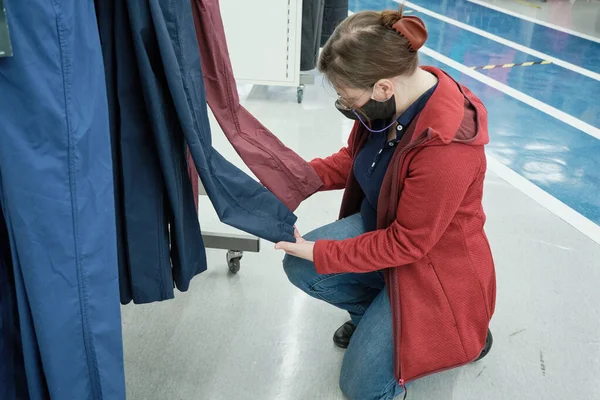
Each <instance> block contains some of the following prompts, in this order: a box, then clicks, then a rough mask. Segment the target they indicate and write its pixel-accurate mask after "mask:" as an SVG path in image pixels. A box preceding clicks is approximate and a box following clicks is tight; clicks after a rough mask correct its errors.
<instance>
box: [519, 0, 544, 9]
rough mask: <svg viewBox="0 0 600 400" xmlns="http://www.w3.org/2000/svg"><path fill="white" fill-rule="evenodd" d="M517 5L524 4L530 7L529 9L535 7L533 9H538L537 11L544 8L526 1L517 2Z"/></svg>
mask: <svg viewBox="0 0 600 400" xmlns="http://www.w3.org/2000/svg"><path fill="white" fill-rule="evenodd" d="M515 1H516V2H517V3H520V4H523V5H524V6H528V7H533V8H537V9H541V8H542V7H540V6H538V5H537V4H533V3H530V2H528V1H524V0H515Z"/></svg>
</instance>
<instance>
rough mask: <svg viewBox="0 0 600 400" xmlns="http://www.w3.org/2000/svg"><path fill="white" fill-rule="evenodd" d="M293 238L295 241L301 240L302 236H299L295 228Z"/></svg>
mask: <svg viewBox="0 0 600 400" xmlns="http://www.w3.org/2000/svg"><path fill="white" fill-rule="evenodd" d="M294 237H295V238H296V239H302V235H301V234H300V232H298V228H296V227H295V226H294Z"/></svg>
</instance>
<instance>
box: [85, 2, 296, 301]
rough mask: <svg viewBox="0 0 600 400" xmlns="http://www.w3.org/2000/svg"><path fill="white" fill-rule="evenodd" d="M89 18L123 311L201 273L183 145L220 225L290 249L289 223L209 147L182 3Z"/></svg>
mask: <svg viewBox="0 0 600 400" xmlns="http://www.w3.org/2000/svg"><path fill="white" fill-rule="evenodd" d="M96 8H97V10H98V11H97V13H98V25H99V28H100V35H101V39H102V46H103V55H104V62H105V65H106V74H107V78H106V80H107V84H108V92H109V108H110V116H111V130H112V138H113V151H114V154H115V158H116V159H118V161H117V162H118V163H119V165H120V168H121V170H122V175H121V176H119V177H117V181H118V184H117V193H116V194H117V209H118V210H119V212H120V213H122V214H123V215H124V222H123V223H122V225H120V226H119V228H120V231H119V232H120V234H119V242H120V243H122V244H123V248H126V249H127V252H126V253H125V252H124V253H122V254H121V256H122V257H121V259H120V261H121V262H120V270H121V273H120V277H121V301H122V302H124V303H126V302H128V301H129V300H130V299H131V298H133V300H134V302H136V303H143V302H149V301H155V300H164V299H168V298H171V297H173V285H175V286H176V287H177V288H178V289H179V290H182V291H184V290H187V289H188V287H189V283H190V281H191V279H192V278H193V277H194V276H195V275H196V274H198V273H200V272H202V271H203V270H205V269H206V256H205V254H204V245H203V242H202V237H201V233H200V227H199V225H198V222H197V216H196V211H195V208H194V199H193V195H192V188H191V184H190V182H189V177H188V175H187V167H186V158H185V155H186V153H185V145H186V143H187V145H188V146H189V148H190V152H191V154H192V157H193V159H194V163H195V165H196V168H197V170H198V173H199V175H200V179H201V180H202V183H203V185H204V187H205V189H206V192H207V194H208V196H209V198H210V200H211V202H212V204H213V206H214V207H215V209H216V211H217V213H218V215H219V218H220V219H221V221H222V222H224V223H226V224H229V225H231V226H233V227H236V228H238V229H241V230H244V231H246V232H249V233H252V234H254V235H256V236H259V237H261V238H264V239H266V240H269V241H272V242H277V241H281V240H286V241H290V240H293V224H294V223H295V221H296V217H295V216H294V214H293V213H291V212H290V211H289V209H287V208H286V207H285V206H284V205H283V204H282V203H281V202H280V201H279V200H278V199H277V198H276V197H275V196H274V195H273V194H272V193H271V192H269V191H268V190H267V189H265V188H264V187H263V186H262V185H260V184H259V183H258V182H256V181H255V180H253V179H252V178H250V177H249V176H248V175H246V174H245V173H243V172H242V171H240V170H239V169H238V168H236V167H235V166H233V165H232V164H231V163H229V162H228V161H227V160H225V159H224V158H223V157H222V156H221V155H220V154H219V153H218V152H217V151H216V150H215V149H214V148H213V147H212V141H211V133H210V126H209V120H208V112H207V106H206V98H205V93H204V81H203V76H202V70H201V64H200V54H199V50H198V42H197V39H196V32H195V27H194V21H193V17H192V9H191V3H190V1H189V0H145V1H139V0H124V1H117V0H96ZM167 227H168V228H167ZM169 242H170V243H171V248H170V258H171V262H172V270H171V264H170V263H169ZM171 274H172V277H171Z"/></svg>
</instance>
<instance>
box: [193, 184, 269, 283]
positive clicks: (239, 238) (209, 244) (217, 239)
mask: <svg viewBox="0 0 600 400" xmlns="http://www.w3.org/2000/svg"><path fill="white" fill-rule="evenodd" d="M198 193H199V195H200V196H206V190H205V189H204V186H202V182H201V181H200V180H199V179H198ZM202 239H203V240H204V247H205V248H207V249H222V250H227V258H226V259H227V266H228V267H229V271H230V272H231V273H232V274H237V272H238V271H239V270H240V263H241V260H242V257H243V256H244V252H245V251H248V252H251V253H258V252H259V251H260V239H259V238H257V237H256V236H252V235H248V234H234V233H216V232H203V233H202Z"/></svg>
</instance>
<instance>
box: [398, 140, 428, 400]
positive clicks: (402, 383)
mask: <svg viewBox="0 0 600 400" xmlns="http://www.w3.org/2000/svg"><path fill="white" fill-rule="evenodd" d="M430 140H431V138H429V137H426V138H423V139H422V140H421V141H417V142H415V143H413V144H409V145H408V146H406V147H405V148H404V149H403V150H402V154H400V160H399V162H398V167H401V165H402V163H403V161H404V159H405V158H406V154H408V152H409V151H411V150H413V149H415V148H417V147H421V146H423V145H425V144H426V143H427V142H428V141H430ZM389 281H390V286H391V288H390V302H391V303H392V305H393V306H394V308H393V309H392V314H393V313H394V311H393V310H394V309H395V310H397V316H396V317H394V316H393V315H392V317H393V319H394V321H393V323H394V333H395V335H396V338H395V339H396V340H395V346H396V347H397V348H396V351H397V353H398V357H395V359H396V361H395V362H396V370H397V371H398V385H400V387H401V388H402V390H403V391H404V399H406V396H407V395H408V392H407V391H406V383H407V381H406V380H404V379H403V378H402V363H401V360H402V348H401V346H400V338H401V336H402V318H401V315H400V314H401V304H402V302H401V300H400V293H399V290H398V285H397V283H396V275H395V274H394V273H392V271H389Z"/></svg>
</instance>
